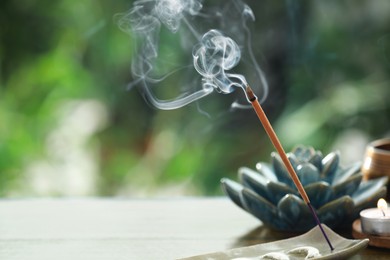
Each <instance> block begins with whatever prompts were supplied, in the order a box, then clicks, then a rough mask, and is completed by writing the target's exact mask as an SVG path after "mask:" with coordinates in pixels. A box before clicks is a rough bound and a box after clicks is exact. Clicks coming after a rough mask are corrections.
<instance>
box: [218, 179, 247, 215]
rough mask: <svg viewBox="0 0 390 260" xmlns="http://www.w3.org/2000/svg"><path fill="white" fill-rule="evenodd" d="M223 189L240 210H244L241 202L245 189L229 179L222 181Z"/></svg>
mask: <svg viewBox="0 0 390 260" xmlns="http://www.w3.org/2000/svg"><path fill="white" fill-rule="evenodd" d="M221 187H222V190H223V191H224V193H225V194H226V195H227V196H228V197H229V198H230V199H231V200H232V201H233V202H234V203H235V204H236V205H237V206H239V207H240V208H242V209H244V210H245V208H244V206H243V205H242V202H241V191H242V190H243V189H244V187H243V186H242V185H241V184H239V183H237V182H235V181H232V180H229V179H228V178H222V179H221Z"/></svg>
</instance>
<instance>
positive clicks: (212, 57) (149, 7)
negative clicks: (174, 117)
mask: <svg viewBox="0 0 390 260" xmlns="http://www.w3.org/2000/svg"><path fill="white" fill-rule="evenodd" d="M222 3H223V5H222V4H221V6H220V7H218V6H217V7H214V8H210V9H205V8H204V7H203V4H202V1H201V0H138V1H135V2H134V4H133V8H132V9H131V10H130V11H129V12H127V13H126V14H122V15H120V17H119V19H118V24H119V26H120V28H121V29H122V30H124V31H126V32H129V33H130V34H131V35H132V36H135V37H136V38H137V39H138V46H137V50H136V54H135V56H134V57H133V59H132V66H131V71H132V74H133V77H134V79H135V80H134V81H133V82H132V83H131V84H130V85H129V86H130V88H131V87H133V86H137V87H139V89H140V90H141V92H142V93H143V95H144V96H145V98H146V100H147V101H149V102H150V103H151V104H152V105H153V106H155V107H156V108H159V109H165V110H169V109H176V108H180V107H183V106H185V105H187V104H189V103H192V102H194V101H196V100H199V99H201V98H203V97H205V96H208V95H210V94H211V93H213V92H218V93H223V94H229V93H232V92H233V91H234V90H235V89H237V88H241V89H244V88H245V86H246V85H247V81H246V79H245V77H244V76H243V75H242V74H239V73H233V72H232V71H233V69H235V68H236V67H237V66H239V65H241V63H243V64H249V65H246V66H247V67H248V68H250V69H249V70H248V69H247V70H246V71H249V73H251V75H254V76H252V78H254V79H256V83H255V84H251V85H252V88H254V90H255V91H256V92H258V93H259V94H261V95H260V96H261V97H262V98H261V101H264V99H265V98H266V96H267V93H268V85H267V81H266V79H265V77H264V75H263V72H262V70H261V69H260V67H259V65H258V64H257V62H256V59H255V57H254V54H253V51H252V46H251V34H250V30H249V28H248V26H247V22H248V20H249V21H252V22H253V21H254V19H255V17H254V14H253V12H252V10H251V8H250V7H249V6H248V5H246V4H244V3H243V2H242V1H240V0H227V1H222ZM204 24H206V25H209V26H210V27H209V28H206V29H205V31H204V32H201V30H202V29H203V30H204V28H203V27H205V26H204ZM218 26H219V27H218ZM206 27H207V26H206ZM162 29H164V30H166V31H168V32H169V33H172V34H178V35H179V36H182V38H186V41H183V42H186V44H187V45H190V46H191V47H192V53H190V54H192V57H191V58H192V65H191V64H185V65H182V66H181V67H178V68H176V69H174V70H172V71H170V72H168V73H166V74H164V75H159V76H158V77H156V75H157V74H158V73H157V71H158V69H157V68H156V63H157V62H158V61H159V58H160V56H161V55H160V53H159V51H160V49H159V47H160V46H159V42H160V34H161V31H162ZM184 31H186V32H189V33H190V34H191V35H192V38H193V41H195V43H193V42H190V41H189V40H188V33H187V34H185V33H184ZM227 35H229V37H228V36H227ZM184 49H185V48H184ZM243 53H244V54H245V59H243V55H242V54H243ZM243 60H244V62H243ZM190 65H191V66H190ZM189 66H190V67H189ZM184 68H186V69H188V68H192V70H193V71H194V72H196V71H197V73H198V74H196V73H192V78H190V77H189V78H188V80H187V84H184V85H188V86H186V88H185V90H184V91H182V92H181V93H180V94H179V95H178V96H177V97H175V98H172V99H169V100H165V99H159V98H157V97H156V95H155V93H154V91H153V89H154V88H156V86H157V85H158V84H159V83H161V82H162V81H164V80H165V79H167V78H168V77H171V76H172V75H173V74H183V73H181V70H182V69H184ZM194 69H195V70H194ZM199 76H200V80H199ZM195 78H198V79H197V80H194V79H195ZM194 82H196V84H197V85H196V86H195V87H192V86H193V83H194ZM178 89H179V90H182V88H181V87H179V86H178ZM237 104H238V103H236V104H234V106H235V107H243V106H242V105H237ZM244 106H245V105H244Z"/></svg>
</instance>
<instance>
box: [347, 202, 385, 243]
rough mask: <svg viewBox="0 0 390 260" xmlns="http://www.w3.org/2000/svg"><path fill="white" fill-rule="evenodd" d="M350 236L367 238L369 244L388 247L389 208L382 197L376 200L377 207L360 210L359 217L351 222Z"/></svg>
mask: <svg viewBox="0 0 390 260" xmlns="http://www.w3.org/2000/svg"><path fill="white" fill-rule="evenodd" d="M352 236H353V237H354V238H358V239H362V238H368V239H369V240H370V241H369V245H371V246H375V247H382V248H390V209H388V205H387V202H386V201H385V200H384V199H380V200H378V205H377V208H370V209H365V210H362V211H361V212H360V219H357V220H355V221H354V222H353V225H352Z"/></svg>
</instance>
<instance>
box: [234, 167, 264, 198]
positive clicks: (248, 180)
mask: <svg viewBox="0 0 390 260" xmlns="http://www.w3.org/2000/svg"><path fill="white" fill-rule="evenodd" d="M238 174H239V179H240V181H241V183H242V184H243V185H244V186H245V187H247V188H249V189H251V190H253V191H254V192H256V193H257V194H258V195H260V196H262V197H264V198H266V199H267V200H270V197H269V196H268V194H269V191H268V188H267V183H268V182H269V180H267V179H266V178H264V176H262V175H260V174H259V173H258V172H256V171H254V170H252V169H249V168H247V167H241V168H240V169H239V170H238Z"/></svg>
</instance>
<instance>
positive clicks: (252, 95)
mask: <svg viewBox="0 0 390 260" xmlns="http://www.w3.org/2000/svg"><path fill="white" fill-rule="evenodd" d="M245 92H246V96H247V98H248V100H249V101H250V102H253V101H255V100H256V99H257V97H256V95H255V93H253V90H252V88H251V87H250V86H249V85H246V88H245Z"/></svg>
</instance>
